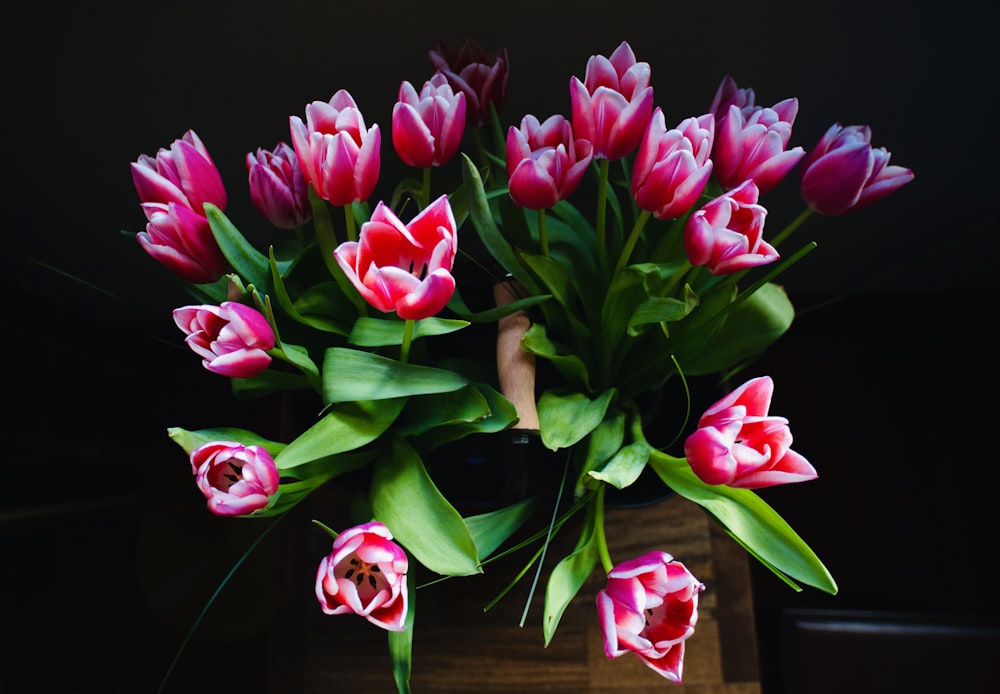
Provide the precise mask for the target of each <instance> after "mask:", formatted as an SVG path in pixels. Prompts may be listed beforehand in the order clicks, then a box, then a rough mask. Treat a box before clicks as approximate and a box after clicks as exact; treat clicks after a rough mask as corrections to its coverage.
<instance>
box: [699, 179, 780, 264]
mask: <svg viewBox="0 0 1000 694" xmlns="http://www.w3.org/2000/svg"><path fill="white" fill-rule="evenodd" d="M757 198H758V191H757V186H755V185H754V183H753V181H744V182H743V183H742V184H741V185H740V186H738V187H736V188H733V189H732V190H730V191H727V192H726V193H723V194H722V195H720V196H719V197H717V198H715V199H713V200H710V201H709V202H707V203H706V204H705V205H704V206H703V207H702V208H701V209H700V210H697V211H696V212H694V213H692V215H691V216H690V217H688V220H687V222H686V223H685V224H684V249H685V250H686V251H687V256H688V260H689V261H690V262H691V264H692V265H695V266H701V265H703V266H705V267H707V268H708V270H709V272H711V273H712V274H713V275H728V274H731V273H733V272H738V271H740V270H746V269H748V268H751V267H757V266H759V265H767V264H768V263H773V262H774V261H775V260H777V259H778V251H777V250H775V249H774V247H773V246H771V245H770V244H769V243H767V242H766V241H765V240H764V220H765V218H766V217H767V210H766V209H764V208H763V207H762V206H761V205H758V204H757Z"/></svg>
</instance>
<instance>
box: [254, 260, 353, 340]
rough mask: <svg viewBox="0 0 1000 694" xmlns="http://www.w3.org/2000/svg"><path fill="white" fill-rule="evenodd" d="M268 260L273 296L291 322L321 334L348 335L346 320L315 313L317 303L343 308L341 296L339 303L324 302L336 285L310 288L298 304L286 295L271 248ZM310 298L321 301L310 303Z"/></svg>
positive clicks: (329, 284)
mask: <svg viewBox="0 0 1000 694" xmlns="http://www.w3.org/2000/svg"><path fill="white" fill-rule="evenodd" d="M269 260H270V264H271V281H272V282H273V283H274V295H275V296H276V297H277V300H278V305H279V306H280V307H281V309H282V310H283V311H284V312H285V313H286V314H288V315H289V316H290V317H291V318H292V320H295V321H298V322H299V323H302V324H303V325H308V326H310V327H313V328H316V329H317V330H322V331H323V332H330V333H335V334H337V335H347V334H348V331H349V328H348V324H347V322H346V320H338V319H336V318H334V317H333V316H334V315H335V314H334V313H333V312H332V311H331V312H330V315H329V316H325V315H323V314H322V313H319V312H317V311H316V308H317V303H318V304H320V305H321V306H324V305H325V306H330V307H331V308H332V306H333V304H336V305H337V306H338V307H341V308H342V307H343V306H344V304H345V302H344V301H343V300H342V299H343V295H341V296H340V298H341V301H339V302H331V301H325V299H328V297H329V295H328V293H327V291H326V290H328V289H329V288H336V286H337V285H336V284H335V283H333V282H324V283H321V284H319V285H316V286H313V287H310V288H309V289H307V290H306V293H305V294H304V295H303V296H302V297H300V298H299V302H295V301H292V298H291V296H289V294H288V289H287V287H286V286H285V281H284V279H283V278H282V276H281V272H280V271H279V269H278V264H277V261H276V260H275V258H274V249H273V248H272V249H271V250H270V252H269ZM338 294H339V290H338ZM310 296H313V297H317V296H318V297H320V298H321V301H320V302H316V301H310ZM325 306H324V307H325ZM313 314H318V315H313Z"/></svg>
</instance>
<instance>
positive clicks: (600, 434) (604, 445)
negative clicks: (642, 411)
mask: <svg viewBox="0 0 1000 694" xmlns="http://www.w3.org/2000/svg"><path fill="white" fill-rule="evenodd" d="M623 443H625V413H624V412H622V411H620V410H618V411H615V412H613V413H608V414H606V415H605V416H604V420H603V421H602V422H601V423H600V424H599V425H598V426H597V428H596V429H594V430H593V431H592V432H590V435H589V436H588V437H587V440H586V454H585V455H584V459H583V464H582V465H581V466H580V474H579V476H578V478H577V481H576V486H575V489H574V491H575V494H576V496H577V497H579V496H580V495H581V494H582V493H583V491H584V483H586V482H587V481H588V480H589V479H590V477H589V475H588V474H587V473H588V472H590V471H591V470H596V469H600V468H602V467H604V466H605V465H606V464H607V462H608V461H609V460H610V459H611V457H612V456H613V455H614V454H615V453H616V452H618V450H619V449H620V448H621V447H622V444H623Z"/></svg>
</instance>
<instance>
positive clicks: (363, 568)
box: [343, 555, 386, 603]
mask: <svg viewBox="0 0 1000 694" xmlns="http://www.w3.org/2000/svg"><path fill="white" fill-rule="evenodd" d="M344 568H345V569H346V571H344V575H343V578H346V579H348V580H350V581H353V582H354V584H355V585H356V586H357V589H358V596H359V597H360V598H361V601H362V602H363V603H366V602H368V601H369V600H371V598H372V596H374V595H375V593H377V592H378V591H379V590H381V589H383V588H385V587H386V580H385V576H384V575H383V574H382V569H381V568H379V565H378V564H375V563H368V562H366V561H364V560H362V559H359V558H358V557H357V556H356V555H355V556H352V557H351V558H350V559H349V560H348V561H347V563H346V564H344Z"/></svg>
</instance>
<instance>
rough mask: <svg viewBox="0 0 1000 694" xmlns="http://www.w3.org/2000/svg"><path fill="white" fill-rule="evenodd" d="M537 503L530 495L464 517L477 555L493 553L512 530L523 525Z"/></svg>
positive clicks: (483, 557) (486, 555) (485, 556)
mask: <svg viewBox="0 0 1000 694" xmlns="http://www.w3.org/2000/svg"><path fill="white" fill-rule="evenodd" d="M537 505H538V500H537V499H535V498H534V497H530V498H528V499H522V500H521V501H518V502H517V503H516V504H512V505H511V506H507V507H506V508H502V509H500V510H498V511H491V512H490V513H482V514H479V515H477V516H469V517H468V518H466V519H465V525H466V527H468V529H469V534H470V535H472V539H473V541H474V542H475V543H476V551H477V552H478V553H479V557H480V558H481V559H486V558H487V557H489V556H490V555H491V554H493V552H495V551H496V549H497V548H498V547H499V546H500V545H502V544H503V543H504V541H505V540H507V538H509V537H510V536H511V535H512V534H513V533H514V531H516V530H517V529H518V528H520V527H521V526H522V525H524V522H525V521H526V520H528V518H530V517H531V514H532V513H534V511H535V507H536V506H537Z"/></svg>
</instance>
